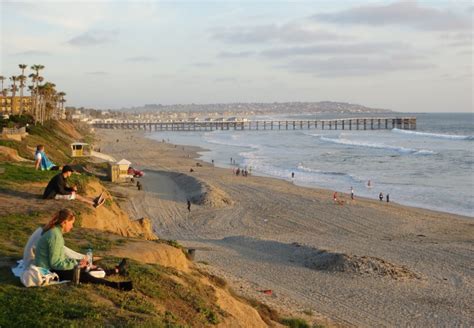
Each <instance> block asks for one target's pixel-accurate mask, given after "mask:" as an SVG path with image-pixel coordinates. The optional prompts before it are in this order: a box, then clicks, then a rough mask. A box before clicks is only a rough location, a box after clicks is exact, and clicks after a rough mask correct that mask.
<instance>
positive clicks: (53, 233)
mask: <svg viewBox="0 0 474 328" xmlns="http://www.w3.org/2000/svg"><path fill="white" fill-rule="evenodd" d="M74 221H75V216H74V213H73V212H72V211H71V210H69V209H62V210H60V211H59V212H57V213H56V214H55V215H54V217H53V218H52V219H51V221H49V223H47V224H46V225H45V226H44V227H43V228H42V233H41V237H40V238H39V240H38V242H37V243H36V254H35V255H36V256H35V260H34V264H35V265H36V266H38V267H41V268H46V269H48V270H50V271H51V272H54V273H56V274H57V275H58V276H59V279H60V280H72V278H73V275H74V267H75V266H76V265H78V266H79V267H80V268H81V274H80V277H79V281H80V282H83V283H91V284H101V285H105V286H109V287H112V288H115V289H120V290H127V291H128V290H132V289H133V284H132V282H131V281H123V282H114V281H108V280H106V279H102V278H97V277H95V276H94V275H92V274H91V272H93V271H92V270H94V269H97V267H96V266H95V265H92V266H91V265H89V263H88V261H87V258H86V257H83V258H82V259H80V260H76V259H73V258H67V257H66V255H65V252H64V247H65V246H64V238H63V234H65V233H68V232H70V231H71V230H72V228H73V226H74ZM125 265H126V263H125V262H124V261H123V260H122V263H121V264H120V265H119V266H117V267H116V268H115V269H112V270H107V271H108V272H109V274H111V273H123V272H125Z"/></svg>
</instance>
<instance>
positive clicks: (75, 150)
mask: <svg viewBox="0 0 474 328" xmlns="http://www.w3.org/2000/svg"><path fill="white" fill-rule="evenodd" d="M90 155H91V149H90V146H89V144H87V143H84V142H73V143H72V144H71V156H72V157H89V156H90Z"/></svg>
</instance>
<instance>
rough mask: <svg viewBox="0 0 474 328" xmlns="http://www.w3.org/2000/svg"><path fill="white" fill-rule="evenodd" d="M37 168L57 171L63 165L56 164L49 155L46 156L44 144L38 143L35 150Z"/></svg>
mask: <svg viewBox="0 0 474 328" xmlns="http://www.w3.org/2000/svg"><path fill="white" fill-rule="evenodd" d="M35 169H36V170H41V171H49V170H51V171H57V170H60V169H61V167H59V166H57V165H55V164H54V163H53V162H51V161H50V160H49V158H48V156H46V153H45V152H44V146H43V145H38V146H36V152H35Z"/></svg>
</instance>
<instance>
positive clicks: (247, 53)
mask: <svg viewBox="0 0 474 328" xmlns="http://www.w3.org/2000/svg"><path fill="white" fill-rule="evenodd" d="M254 54H255V51H240V52H230V51H223V52H221V53H220V54H218V55H217V57H220V58H246V57H250V56H253V55H254Z"/></svg>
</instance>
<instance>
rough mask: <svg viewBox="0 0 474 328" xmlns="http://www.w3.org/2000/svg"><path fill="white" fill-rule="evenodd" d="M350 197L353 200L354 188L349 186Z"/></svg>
mask: <svg viewBox="0 0 474 328" xmlns="http://www.w3.org/2000/svg"><path fill="white" fill-rule="evenodd" d="M351 199H352V200H354V188H352V187H351Z"/></svg>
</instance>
